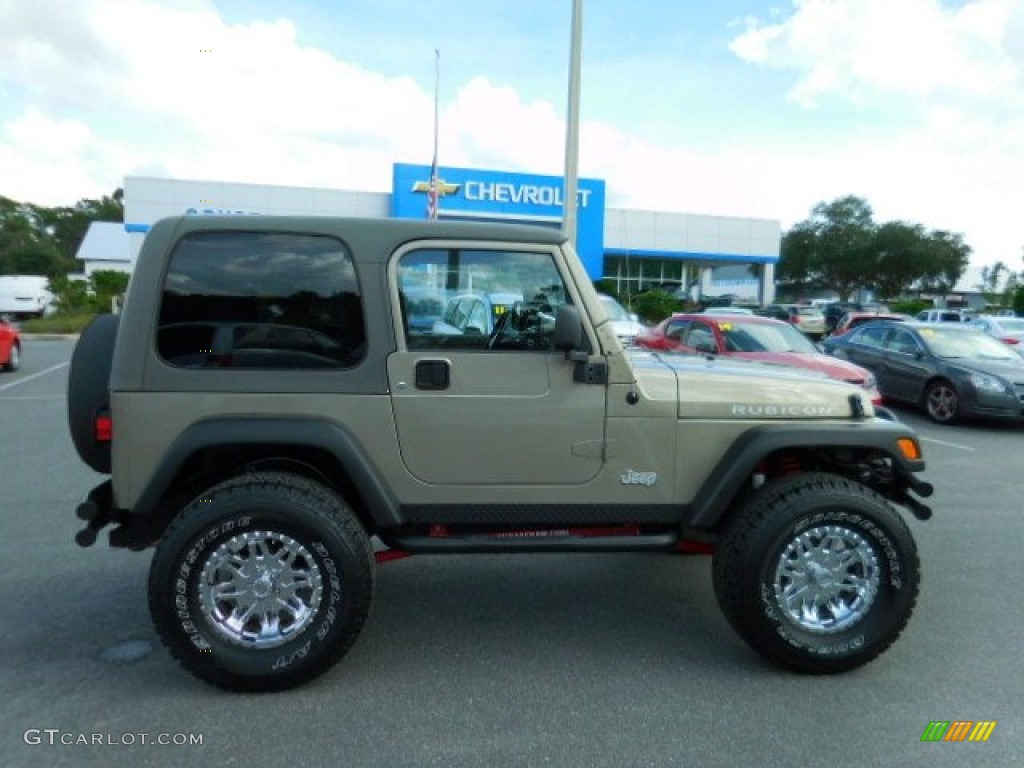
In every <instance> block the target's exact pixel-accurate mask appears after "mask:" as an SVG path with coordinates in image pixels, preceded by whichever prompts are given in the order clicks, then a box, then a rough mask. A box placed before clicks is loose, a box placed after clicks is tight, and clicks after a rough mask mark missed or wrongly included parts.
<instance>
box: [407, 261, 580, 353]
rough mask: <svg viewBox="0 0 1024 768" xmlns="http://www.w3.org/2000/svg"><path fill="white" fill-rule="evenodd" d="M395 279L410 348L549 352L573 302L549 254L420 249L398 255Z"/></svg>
mask: <svg viewBox="0 0 1024 768" xmlns="http://www.w3.org/2000/svg"><path fill="white" fill-rule="evenodd" d="M397 274H398V291H399V296H400V297H401V302H400V303H401V306H402V311H403V314H404V318H403V319H404V323H403V325H404V328H405V340H406V346H407V347H408V348H409V349H467V350H480V351H503V350H534V351H537V350H548V349H550V348H551V340H552V336H553V333H554V317H555V312H556V311H557V308H558V306H559V305H561V304H564V303H567V302H568V293H567V291H566V290H565V283H564V282H563V280H562V277H561V274H560V273H559V272H558V269H557V267H556V266H555V263H554V261H553V259H552V257H551V254H550V253H546V252H532V251H510V250H504V249H495V250H484V249H468V248H467V249H458V248H451V249H436V248H432V249H421V250H415V251H410V252H409V253H406V254H404V255H403V256H402V257H401V259H400V261H399V263H398V270H397ZM420 296H430V297H438V301H437V302H436V303H431V302H424V301H420V300H417V299H416V298H415V297H420Z"/></svg>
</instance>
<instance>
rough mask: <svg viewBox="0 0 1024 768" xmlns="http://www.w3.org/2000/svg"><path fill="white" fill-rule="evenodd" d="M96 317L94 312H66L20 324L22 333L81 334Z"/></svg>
mask: <svg viewBox="0 0 1024 768" xmlns="http://www.w3.org/2000/svg"><path fill="white" fill-rule="evenodd" d="M94 317H96V313H95V312H85V311H82V312H68V313H58V314H56V315H50V316H48V317H37V318H35V319H34V320H26V321H24V322H23V323H21V332H22V333H81V331H82V329H83V328H85V326H87V325H88V324H89V322H90V321H91V320H92V319H93V318H94Z"/></svg>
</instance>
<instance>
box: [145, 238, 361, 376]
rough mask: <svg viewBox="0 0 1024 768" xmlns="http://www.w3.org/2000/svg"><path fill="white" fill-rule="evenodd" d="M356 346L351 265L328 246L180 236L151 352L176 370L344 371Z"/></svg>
mask: <svg viewBox="0 0 1024 768" xmlns="http://www.w3.org/2000/svg"><path fill="white" fill-rule="evenodd" d="M365 348H366V333H365V326H364V321H363V307H362V299H361V297H360V293H359V285H358V283H357V281H356V275H355V270H354V268H353V266H352V259H351V257H350V256H349V254H348V252H347V251H346V250H345V247H344V246H343V245H342V244H341V243H340V242H338V241H337V240H335V239H333V238H330V237H323V236H319V235H297V234H288V233H278V232H200V233H194V234H190V235H186V236H185V237H184V238H182V240H181V241H180V242H179V243H178V244H177V246H176V247H175V249H174V252H173V254H172V255H171V260H170V265H169V267H168V270H167V277H166V278H165V280H164V290H163V297H162V300H161V305H160V321H159V327H158V330H157V351H158V353H159V354H160V356H161V357H162V358H163V359H164V360H165V361H167V362H168V363H170V364H171V365H174V366H178V367H183V368H228V367H230V368H258V369H282V368H283V369H295V368H347V367H351V366H353V365H356V364H357V363H358V362H359V361H360V360H361V359H362V357H363V354H364V351H365Z"/></svg>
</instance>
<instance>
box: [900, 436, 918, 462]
mask: <svg viewBox="0 0 1024 768" xmlns="http://www.w3.org/2000/svg"><path fill="white" fill-rule="evenodd" d="M896 445H898V446H899V449H900V453H902V454H903V457H904V458H905V459H909V460H910V461H917V460H918V459H920V458H921V446H919V445H918V444H917V440H911V439H910V438H909V437H901V438H900V439H899V440H897V441H896Z"/></svg>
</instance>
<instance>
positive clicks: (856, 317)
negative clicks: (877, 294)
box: [831, 312, 914, 336]
mask: <svg viewBox="0 0 1024 768" xmlns="http://www.w3.org/2000/svg"><path fill="white" fill-rule="evenodd" d="M913 319H914V318H913V317H912V316H911V315H902V314H899V313H895V312H847V313H846V314H845V315H843V317H842V319H841V320H840V321H839V324H838V325H837V326H836V327H835V329H834V330H833V331H832V333H831V335H832V336H842V335H843V334H844V333H849V332H850V331H852V330H853V329H854V328H857V327H858V326H861V325H864V323H872V322H876V321H879V320H889V321H891V322H894V323H902V322H904V321H906V320H913Z"/></svg>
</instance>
